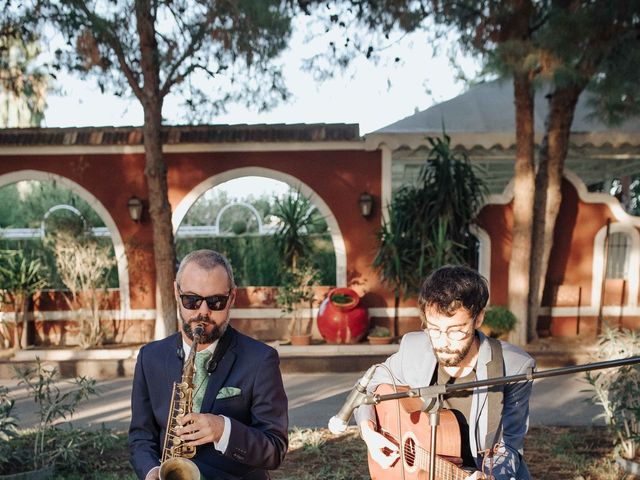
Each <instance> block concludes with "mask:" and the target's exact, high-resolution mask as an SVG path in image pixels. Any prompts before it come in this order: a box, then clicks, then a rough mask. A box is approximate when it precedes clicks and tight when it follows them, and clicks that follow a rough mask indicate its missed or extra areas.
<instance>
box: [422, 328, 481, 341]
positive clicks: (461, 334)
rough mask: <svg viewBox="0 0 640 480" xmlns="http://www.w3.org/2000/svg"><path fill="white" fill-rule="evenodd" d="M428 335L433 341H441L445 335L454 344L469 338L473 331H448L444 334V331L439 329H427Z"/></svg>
mask: <svg viewBox="0 0 640 480" xmlns="http://www.w3.org/2000/svg"><path fill="white" fill-rule="evenodd" d="M427 333H428V334H429V336H430V337H431V338H432V339H433V340H439V339H440V337H442V335H444V336H446V337H447V338H448V339H449V340H451V341H453V342H459V341H460V340H464V339H465V338H467V337H469V335H471V333H472V331H464V330H448V331H446V332H443V331H442V330H438V329H437V328H427Z"/></svg>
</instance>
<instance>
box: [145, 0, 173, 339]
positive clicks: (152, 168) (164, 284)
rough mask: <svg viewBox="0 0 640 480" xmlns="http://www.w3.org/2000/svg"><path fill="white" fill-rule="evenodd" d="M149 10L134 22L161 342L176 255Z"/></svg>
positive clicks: (169, 317)
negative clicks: (140, 81)
mask: <svg viewBox="0 0 640 480" xmlns="http://www.w3.org/2000/svg"><path fill="white" fill-rule="evenodd" d="M152 11H153V9H152V8H151V6H150V5H149V4H148V2H146V1H144V0H141V1H137V2H136V20H137V28H138V35H139V37H140V50H141V66H142V73H143V77H144V88H143V98H142V99H141V101H142V106H143V109H144V126H143V133H144V150H145V158H146V164H145V169H144V173H145V176H146V178H147V188H148V190H149V216H150V217H151V224H152V228H153V254H154V261H155V269H156V272H155V273H156V328H155V337H156V338H163V337H165V336H167V335H168V334H170V333H173V332H175V331H176V329H177V325H178V322H177V312H176V300H175V297H174V292H173V280H174V278H175V271H176V253H175V246H174V242H173V228H172V225H171V205H170V204H169V196H168V193H167V165H166V164H165V161H164V157H163V154H162V136H161V135H162V103H163V98H162V97H161V95H160V73H159V72H160V67H159V64H158V45H157V42H156V37H155V29H154V18H153V17H152V16H151V12H152Z"/></svg>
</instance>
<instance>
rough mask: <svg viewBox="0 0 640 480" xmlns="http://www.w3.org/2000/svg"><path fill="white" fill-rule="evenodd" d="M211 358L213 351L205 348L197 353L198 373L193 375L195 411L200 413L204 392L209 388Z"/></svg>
mask: <svg viewBox="0 0 640 480" xmlns="http://www.w3.org/2000/svg"><path fill="white" fill-rule="evenodd" d="M210 358H211V352H209V351H208V350H203V351H202V352H198V353H196V362H195V363H196V373H195V375H194V376H193V411H194V412H195V413H200V407H201V406H202V399H203V398H204V392H205V391H206V390H207V377H208V375H209V372H207V362H208V361H209V359H210Z"/></svg>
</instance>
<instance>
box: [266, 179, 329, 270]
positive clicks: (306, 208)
mask: <svg viewBox="0 0 640 480" xmlns="http://www.w3.org/2000/svg"><path fill="white" fill-rule="evenodd" d="M272 215H274V216H275V217H276V218H278V219H279V220H280V225H279V226H278V229H277V230H276V240H277V241H278V245H279V247H280V251H281V252H282V255H283V256H284V261H285V264H286V265H287V267H289V268H291V269H293V270H296V268H297V266H298V262H299V260H300V259H301V258H304V257H306V256H307V255H308V254H309V252H310V251H311V239H310V237H309V234H310V233H312V232H314V231H315V230H316V229H317V228H319V227H320V225H321V223H322V217H321V216H320V215H319V213H318V211H317V210H316V209H315V207H314V206H313V205H312V204H311V201H310V199H309V198H308V197H305V196H304V195H303V194H302V193H301V192H300V190H299V189H297V188H296V189H295V190H292V191H290V192H289V193H288V194H287V195H285V196H284V197H283V198H276V199H275V204H274V209H273V212H272Z"/></svg>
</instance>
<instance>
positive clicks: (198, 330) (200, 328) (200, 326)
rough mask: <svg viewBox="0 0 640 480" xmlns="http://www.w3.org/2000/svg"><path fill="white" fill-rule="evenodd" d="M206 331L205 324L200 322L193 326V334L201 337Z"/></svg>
mask: <svg viewBox="0 0 640 480" xmlns="http://www.w3.org/2000/svg"><path fill="white" fill-rule="evenodd" d="M203 333H204V325H203V324H201V323H199V324H197V325H196V326H195V327H193V335H194V336H195V335H197V336H198V337H201V336H202V334H203Z"/></svg>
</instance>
